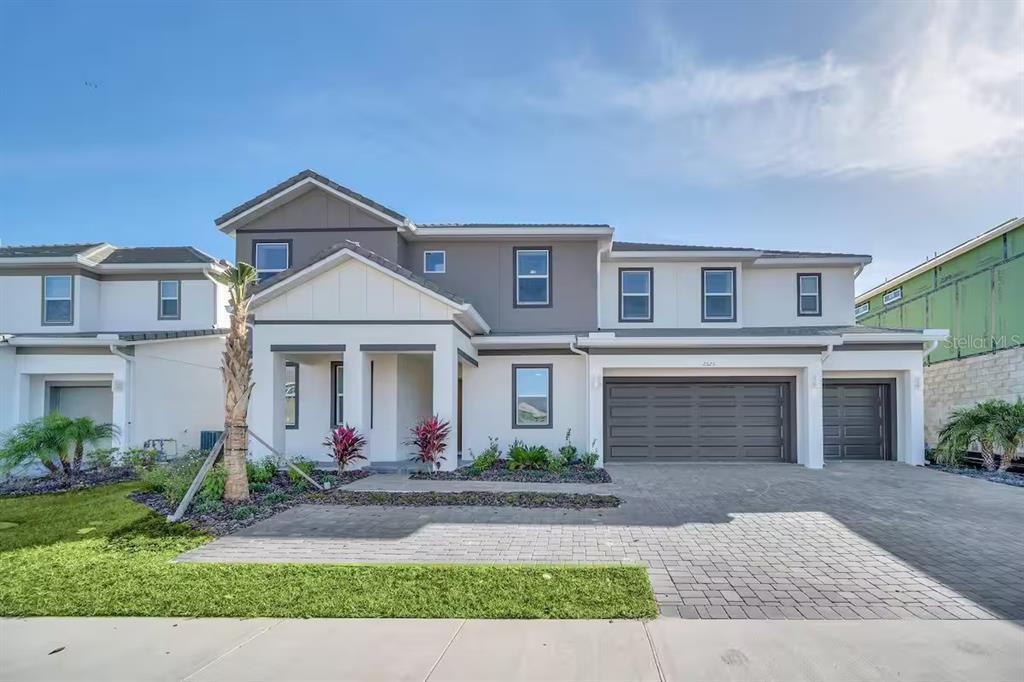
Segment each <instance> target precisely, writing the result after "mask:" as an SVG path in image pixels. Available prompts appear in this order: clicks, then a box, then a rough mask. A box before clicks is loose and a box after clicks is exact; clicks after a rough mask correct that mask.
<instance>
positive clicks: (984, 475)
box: [929, 464, 1024, 488]
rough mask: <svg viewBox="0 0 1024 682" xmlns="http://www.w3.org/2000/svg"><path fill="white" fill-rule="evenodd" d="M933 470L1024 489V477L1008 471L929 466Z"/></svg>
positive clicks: (939, 465) (938, 465)
mask: <svg viewBox="0 0 1024 682" xmlns="http://www.w3.org/2000/svg"><path fill="white" fill-rule="evenodd" d="M929 466H931V468H933V469H938V470H939V471H945V472H947V473H950V474H960V475H961V476H967V477H969V478H981V479H984V480H986V481H992V482H993V483H1002V484H1003V485H1012V486H1015V487H1017V488H1024V475H1022V474H1015V473H1012V472H1009V471H987V470H985V469H974V468H971V467H950V466H943V465H941V464H931V465H929Z"/></svg>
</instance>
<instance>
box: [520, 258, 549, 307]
mask: <svg viewBox="0 0 1024 682" xmlns="http://www.w3.org/2000/svg"><path fill="white" fill-rule="evenodd" d="M514 252H515V267H516V290H515V301H514V304H515V306H516V307H517V308H518V307H530V306H550V305H551V249H548V248H543V249H540V248H538V249H515V250H514Z"/></svg>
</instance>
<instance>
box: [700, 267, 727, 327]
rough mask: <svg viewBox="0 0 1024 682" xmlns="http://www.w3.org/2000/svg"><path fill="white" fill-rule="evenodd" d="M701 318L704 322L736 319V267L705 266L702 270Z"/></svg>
mask: <svg viewBox="0 0 1024 682" xmlns="http://www.w3.org/2000/svg"><path fill="white" fill-rule="evenodd" d="M701 298H702V299H703V302H702V304H701V320H702V321H704V322H735V321H736V269H735V268H704V269H702V270H701Z"/></svg>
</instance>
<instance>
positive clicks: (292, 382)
mask: <svg viewBox="0 0 1024 682" xmlns="http://www.w3.org/2000/svg"><path fill="white" fill-rule="evenodd" d="M284 427H285V428H286V429H297V428H299V363H297V362H286V363H284Z"/></svg>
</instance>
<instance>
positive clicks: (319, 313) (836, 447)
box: [0, 171, 946, 469]
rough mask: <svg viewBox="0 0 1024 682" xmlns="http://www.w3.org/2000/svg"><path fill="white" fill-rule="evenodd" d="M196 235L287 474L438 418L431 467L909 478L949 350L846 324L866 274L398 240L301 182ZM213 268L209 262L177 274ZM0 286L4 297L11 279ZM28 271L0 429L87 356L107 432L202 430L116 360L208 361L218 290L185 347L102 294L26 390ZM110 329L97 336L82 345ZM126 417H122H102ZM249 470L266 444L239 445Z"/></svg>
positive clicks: (488, 233)
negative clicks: (728, 470) (539, 463)
mask: <svg viewBox="0 0 1024 682" xmlns="http://www.w3.org/2000/svg"><path fill="white" fill-rule="evenodd" d="M215 224H216V226H217V227H218V228H219V229H220V230H221V232H223V233H224V234H225V235H228V236H230V237H232V238H233V239H234V240H235V244H236V260H239V261H246V262H251V263H253V264H254V265H255V266H256V268H257V271H258V272H259V274H260V284H259V285H258V286H257V287H256V288H255V289H254V297H253V302H252V307H251V313H252V327H251V333H252V353H253V367H254V382H255V389H254V392H253V395H252V401H251V406H250V410H249V416H250V420H249V421H250V427H251V428H252V430H253V431H255V432H256V433H258V434H259V436H260V437H261V438H263V439H265V440H266V441H267V442H268V443H270V444H272V445H273V447H274V449H275V450H278V451H280V452H283V453H286V454H287V455H288V456H292V457H294V456H304V457H309V458H315V459H322V460H326V459H327V453H326V451H325V450H324V448H323V446H322V442H323V440H324V438H325V437H326V436H327V434H328V433H329V430H330V429H331V428H332V427H333V426H336V425H337V424H340V423H345V424H348V425H350V426H354V427H356V428H357V429H358V430H359V431H360V432H361V433H362V434H364V435H365V436H366V438H367V441H368V445H367V452H366V454H367V457H368V464H369V465H377V466H384V465H387V464H389V463H391V464H397V463H401V462H405V461H407V460H408V459H409V457H410V454H411V452H410V448H409V447H408V446H407V445H406V444H405V441H406V440H407V438H408V433H409V429H410V427H411V426H412V425H413V424H414V423H415V422H416V421H417V420H418V419H420V418H422V417H425V416H428V415H430V414H437V415H439V416H440V417H442V418H444V419H447V420H449V421H450V422H451V424H452V433H453V437H452V440H453V441H454V442H452V443H451V444H450V447H449V451H448V457H447V459H446V460H445V462H444V467H445V468H448V469H451V468H454V467H455V466H456V465H457V463H458V460H459V458H460V457H461V458H462V459H464V460H465V459H468V458H471V457H472V456H473V453H478V452H480V451H481V450H483V449H484V448H486V447H487V445H488V442H489V439H490V438H497V439H498V440H499V442H500V443H501V444H502V446H503V447H507V446H508V445H509V444H510V443H511V442H512V441H514V440H522V441H524V442H526V443H528V444H534V443H536V444H543V445H546V446H548V447H551V448H557V447H558V446H559V445H561V444H562V443H563V442H564V441H565V438H566V434H567V432H568V433H571V439H572V441H573V442H574V443H575V444H576V445H577V446H578V447H580V448H581V449H589V448H591V447H593V448H594V450H595V451H596V452H597V453H598V455H599V457H600V462H601V463H611V462H615V463H618V462H623V463H628V462H640V461H642V462H653V463H664V464H666V465H670V464H672V463H676V462H685V461H689V460H707V459H712V460H723V461H736V462H747V461H751V462H752V461H762V462H763V461H775V462H792V463H798V464H802V465H804V466H806V467H810V468H820V467H822V466H826V465H827V464H828V462H829V461H833V460H837V459H844V460H849V459H887V460H894V461H899V462H905V463H908V464H923V462H924V441H923V398H922V395H923V394H922V389H923V386H922V360H923V357H924V356H925V354H926V353H928V352H929V351H930V349H932V348H934V346H935V345H936V343H937V342H938V341H939V340H940V339H942V338H944V337H945V336H946V332H945V330H923V329H883V328H867V327H861V326H858V325H856V324H855V321H854V307H853V301H854V281H855V279H856V277H857V275H858V274H859V273H860V271H861V270H862V268H863V267H864V266H865V265H866V264H867V263H869V262H870V257H869V256H866V255H860V254H845V253H826V252H819V251H781V250H769V249H759V248H740V247H730V246H691V245H686V244H683V243H674V244H649V243H631V242H621V241H616V240H615V239H614V230H613V229H612V228H611V227H610V226H608V225H594V224H571V225H567V224H490V223H481V224H418V223H416V222H414V221H413V220H411V219H409V218H408V217H406V216H404V215H402V214H401V213H398V212H397V211H395V210H393V209H391V208H388V207H386V206H384V205H383V204H380V203H378V202H376V201H374V200H372V199H370V198H368V197H366V196H363V195H361V194H358V193H356V192H354V191H352V190H350V189H348V188H346V187H344V186H342V185H339V184H337V183H335V182H333V181H332V180H330V179H328V178H326V177H324V176H322V175H319V174H317V173H315V172H313V171H303V172H302V173H299V174H298V175H296V176H294V177H291V178H289V179H287V180H285V181H284V182H282V183H280V184H278V185H276V186H275V187H272V188H270V189H268V190H267V191H265V192H263V193H262V194H260V195H258V196H256V197H254V198H252V199H250V200H248V201H246V202H245V203H243V204H241V205H239V206H237V207H236V208H234V209H232V210H230V211H229V212H227V213H225V214H224V215H222V216H221V217H219V218H217V219H216V221H215ZM679 241H680V242H685V241H686V236H685V231H682V230H681V231H680V239H679ZM38 248H44V247H38ZM0 254H2V251H0ZM12 259H13V257H12ZM3 262H4V261H3V258H2V256H0V263H3ZM0 267H2V266H0ZM31 267H37V266H36V265H35V264H33V265H32V266H31ZM98 267H99V266H98ZM216 267H218V265H217V263H215V262H213V261H212V259H211V260H210V261H208V262H206V263H205V264H203V265H197V266H195V269H196V270H197V271H198V270H201V269H203V268H206V269H210V268H216ZM100 269H101V270H102V267H100ZM101 274H102V273H101ZM2 275H3V272H2V271H0V287H5V284H4V281H5V280H9V279H12V278H11V277H4V276H2ZM26 276H28V277H30V278H31V277H34V278H35V279H34V280H31V282H34V283H35V286H36V287H37V289H36V290H35V293H34V297H33V299H32V306H33V309H32V310H31V311H29V310H28V308H27V304H24V305H23V304H22V303H20V302H19V303H17V304H9V303H8V298H9V297H10V296H12V294H11V293H8V292H12V291H14V289H12V288H11V287H12V286H17V287H27V286H29V284H30V283H31V282H29V281H26V282H22V283H20V284H17V285H11V284H8V285H6V288H0V296H2V297H3V302H4V305H5V306H7V305H12V309H16V311H17V312H16V313H15V314H14V315H13V316H11V315H10V314H8V316H7V317H4V316H3V314H0V330H3V331H5V332H7V331H10V332H11V333H9V334H8V337H7V340H6V341H5V342H4V343H5V344H6V346H8V347H0V353H6V354H5V355H3V356H2V359H0V376H2V377H11V378H10V379H5V380H4V381H5V383H7V382H8V381H10V382H14V383H17V384H18V388H17V389H16V390H14V391H5V392H4V393H5V395H4V396H3V400H5V401H6V402H5V403H3V405H2V410H3V412H2V414H4V415H6V417H5V419H6V421H7V423H11V422H12V421H15V420H16V419H18V418H22V417H24V416H28V415H32V414H36V413H38V412H40V411H41V410H45V409H46V405H47V403H46V398H41V397H38V396H40V395H42V394H40V393H38V390H42V389H34V388H33V386H35V385H36V384H38V385H39V386H46V385H47V382H48V381H49V380H48V379H45V378H44V379H41V380H40V379H33V377H36V376H38V375H42V376H50V375H51V374H53V373H55V372H54V371H53V370H52V369H51V368H53V367H59V368H60V369H61V372H63V373H66V374H71V375H74V374H76V373H78V372H79V369H81V370H82V371H83V372H85V370H88V372H85V373H87V374H90V375H96V374H100V373H101V372H100V371H99V370H100V367H98V366H97V365H95V364H90V363H98V362H99V361H100V360H99V359H98V358H99V357H102V358H103V361H104V362H108V363H110V365H111V366H110V367H109V368H108V369H109V371H107V369H104V371H103V372H102V374H103V375H104V376H106V377H108V380H109V381H111V386H112V387H113V391H114V399H113V406H114V412H115V420H117V419H121V420H122V421H124V422H125V423H130V425H131V427H130V430H129V433H130V434H132V435H133V436H134V437H138V436H142V435H143V432H144V433H145V437H155V434H156V433H158V432H161V433H162V432H164V431H166V432H168V433H181V432H182V431H183V429H184V428H185V426H184V425H185V424H187V430H188V433H190V434H193V433H196V432H197V431H199V430H206V429H210V428H219V425H218V424H217V423H216V421H217V417H218V416H219V412H217V410H216V409H214V408H213V407H212V406H213V405H214V404H215V403H219V400H220V384H219V376H218V377H217V381H216V382H210V383H202V384H201V386H202V388H201V392H204V394H205V393H208V396H207V395H204V397H202V398H201V399H200V400H199V402H202V407H197V405H196V404H195V403H193V402H192V401H191V400H189V401H182V400H178V401H177V404H178V406H177V407H168V406H167V405H166V404H163V403H161V404H160V405H159V406H155V405H150V404H149V403H150V401H152V400H157V398H156V395H158V394H161V393H162V395H164V396H165V398H164V399H165V400H166V396H168V395H177V396H182V395H189V396H194V395H195V393H196V389H195V388H194V386H195V384H193V388H191V389H189V392H188V393H187V394H186V393H185V386H184V385H183V384H184V382H185V377H184V375H182V376H179V377H176V378H177V380H178V381H179V382H181V383H178V384H173V385H171V386H169V387H168V386H163V387H162V391H159V390H156V387H157V386H158V385H159V381H158V380H156V379H154V380H153V381H154V383H152V384H146V386H145V387H142V388H140V386H139V385H138V384H137V383H136V384H134V385H132V384H131V383H130V382H129V384H127V385H132V388H131V389H130V393H129V396H127V397H126V395H125V393H124V388H123V386H125V385H126V384H124V383H123V382H124V380H125V379H124V377H125V374H124V373H125V372H126V371H128V370H129V367H130V366H131V363H132V361H131V360H125V359H124V358H122V357H120V355H119V354H118V352H119V351H120V350H121V347H122V346H124V345H130V346H131V347H133V348H134V349H135V356H134V357H135V360H134V362H135V370H136V372H137V375H136V379H135V381H139V377H140V376H141V369H140V365H139V363H140V359H141V358H142V357H145V356H146V355H147V354H149V353H153V354H156V353H157V352H158V351H159V353H160V354H161V355H164V356H167V355H168V354H174V355H177V354H182V353H186V352H193V353H195V354H196V356H197V357H193V358H191V359H190V360H189V362H193V363H194V364H196V365H198V366H201V367H211V366H212V367H216V366H218V363H219V358H218V353H219V350H220V346H219V342H218V340H217V334H218V331H217V330H218V329H220V328H222V327H223V326H224V321H223V318H222V317H221V315H222V314H223V312H222V310H221V308H220V307H219V306H220V305H221V301H222V296H223V294H222V293H221V292H218V291H217V290H216V288H213V289H211V290H210V292H209V295H208V300H209V301H210V304H211V309H210V315H209V318H208V319H207V318H204V319H203V320H202V325H199V324H198V320H197V321H195V322H190V324H188V325H186V324H184V323H182V324H181V325H180V327H176V328H174V329H171V328H167V332H172V331H181V332H185V331H195V330H198V329H200V328H203V329H204V332H203V333H204V334H206V335H205V336H203V337H198V338H194V337H188V336H185V337H184V338H173V339H167V338H159V339H152V343H148V342H144V341H138V340H133V339H135V338H137V337H135V336H133V335H131V334H125V333H124V329H125V328H126V327H127V326H128V325H130V326H131V327H132V329H135V330H142V329H145V330H147V331H153V330H154V327H153V323H154V322H155V321H154V320H143V319H135V318H132V319H131V320H127V319H125V320H118V321H117V322H116V323H115V322H113V321H112V320H113V319H115V318H113V317H111V316H113V315H115V313H113V312H112V311H106V310H105V309H104V306H105V305H106V304H105V303H104V301H109V300H112V299H110V298H107V299H104V298H102V297H100V298H98V299H97V303H95V304H89V305H95V312H92V313H89V314H91V315H92V317H91V318H90V317H88V315H89V314H82V317H86V319H91V320H96V322H92V323H91V325H92V326H90V327H88V329H85V328H83V329H82V330H81V331H82V332H88V333H89V334H91V336H90V337H89V339H88V343H89V344H93V345H95V346H97V347H102V348H103V349H104V353H105V354H104V355H102V356H87V357H88V358H90V359H86V358H84V357H83V358H82V359H81V360H80V362H82V363H83V366H82V367H81V368H78V367H77V366H76V367H75V368H64V367H63V366H61V365H60V362H61V361H62V360H61V358H60V357H49V358H48V360H47V361H46V363H47V364H46V369H45V372H44V371H43V370H42V369H40V368H33V366H32V365H31V363H32V362H34V361H36V360H35V358H38V357H41V356H39V355H32V354H30V353H26V351H25V349H26V348H27V344H36V346H34V347H38V345H40V344H45V343H56V341H53V340H52V339H51V338H50V337H47V336H46V333H47V331H48V328H46V329H44V328H43V327H41V326H40V325H38V324H36V325H34V326H33V325H29V326H25V325H24V324H21V323H15V322H16V319H15V318H19V319H20V317H25V316H29V315H30V314H31V315H34V316H35V317H34V319H35V321H36V322H37V323H38V321H39V315H40V311H39V309H38V306H39V296H40V294H39V289H38V287H40V286H42V285H43V283H42V280H40V275H39V274H38V273H34V274H30V275H26ZM196 282H197V283H199V282H200V280H196ZM102 283H103V282H102V279H101V284H102ZM203 283H204V284H205V282H203ZM150 284H152V282H150ZM86 286H90V287H91V286H94V285H93V284H91V283H90V284H87V285H86ZM151 288H152V287H151ZM149 293H151V294H153V296H156V294H155V293H153V292H152V291H150V292H149ZM13 295H14V296H18V295H17V294H13ZM215 299H216V306H215V305H214V303H215ZM151 303H152V301H151ZM44 305H45V304H44ZM76 305H78V303H76ZM154 305H155V303H154ZM151 307H152V306H151ZM90 310H92V308H90ZM82 317H76V318H75V319H76V320H80V322H77V323H76V324H82V323H83V322H84V321H83V320H82ZM103 320H109V321H107V322H102V321H103ZM19 324H21V326H20V327H19V326H18V325H19ZM156 329H164V327H157V328H156ZM67 331H68V332H71V331H76V332H77V331H79V330H78V329H77V328H76V329H75V330H70V329H69V330H67ZM115 332H120V333H121V335H120V336H118V337H117V341H116V342H114V341H111V339H110V338H109V337H107V336H102V337H101V333H107V334H110V333H115ZM47 339H50V340H47ZM62 343H63V344H64V345H65V346H68V345H69V342H68V341H67V340H63V341H62ZM75 345H76V346H81V345H86V344H84V342H82V343H80V342H79V341H76V342H75ZM151 348H152V349H155V350H150V349H151ZM12 349H13V350H12ZM19 349H21V350H19ZM172 349H173V350H172ZM108 351H109V353H110V354H109V355H107V354H106V353H107V352H108ZM32 353H38V351H35V350H33V351H32ZM204 354H205V356H206V357H205V359H201V358H199V357H198V356H199V355H204ZM118 363H121V364H120V365H118ZM118 367H120V370H118ZM4 372H6V374H4ZM61 372H56V373H57V374H60V373H61ZM118 372H120V374H118ZM202 376H203V377H204V381H205V380H206V379H210V376H211V375H207V374H203V375H202ZM167 379H168V378H167V377H163V378H162V379H161V381H166V380H167ZM198 380H199V379H198V375H197V376H196V377H192V378H191V379H189V380H188V381H189V382H191V381H198ZM33 381H35V382H36V383H35V384H33ZM119 387H120V388H119ZM34 391H36V392H34ZM179 391H180V393H179ZM11 393H13V396H14V397H13V398H12V397H11V395H10V394H11ZM207 398H209V405H210V406H211V407H210V408H209V409H207ZM51 401H52V399H51ZM185 402H188V403H189V404H188V405H185V404H183V403H185ZM127 403H130V404H131V405H132V406H133V407H132V408H131V409H133V410H134V415H135V416H134V417H132V416H130V415H129V416H125V415H122V414H121V411H126V410H127V408H125V407H124V405H125V404H127ZM119 406H120V407H119ZM175 410H178V412H175ZM126 414H127V412H126ZM155 414H161V415H163V416H162V417H161V418H163V419H165V420H167V425H166V426H163V425H160V428H156V426H152V427H151V426H148V425H147V426H146V427H145V428H143V419H142V415H155ZM169 414H174V415H175V416H174V417H173V419H171V418H170V417H168V416H167V415H169ZM147 419H154V417H147ZM211 420H212V421H213V423H212V424H210V423H208V422H210V421H211ZM172 422H173V424H172ZM179 423H180V424H181V425H182V426H178V424H179ZM147 424H148V422H147ZM161 429H162V431H161ZM150 434H153V436H151V435H150ZM252 452H253V455H254V456H260V455H261V454H263V452H265V448H264V447H263V446H262V445H261V444H260V443H258V442H253V447H252Z"/></svg>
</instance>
